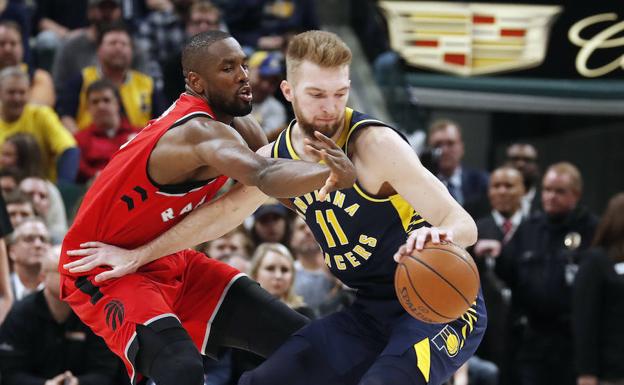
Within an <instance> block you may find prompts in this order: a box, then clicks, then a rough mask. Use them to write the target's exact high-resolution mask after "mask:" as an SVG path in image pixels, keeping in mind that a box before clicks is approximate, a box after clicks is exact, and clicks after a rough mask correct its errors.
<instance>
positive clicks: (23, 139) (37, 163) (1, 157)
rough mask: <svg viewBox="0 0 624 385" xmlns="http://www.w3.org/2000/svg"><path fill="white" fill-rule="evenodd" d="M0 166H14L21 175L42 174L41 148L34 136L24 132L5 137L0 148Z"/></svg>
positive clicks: (43, 171) (43, 172)
mask: <svg viewBox="0 0 624 385" xmlns="http://www.w3.org/2000/svg"><path fill="white" fill-rule="evenodd" d="M0 167H2V168H3V169H5V168H8V167H15V169H17V170H18V173H19V174H20V176H21V177H24V176H30V175H34V176H43V175H44V174H45V170H44V169H43V162H42V160H41V149H40V148H39V144H38V143H37V140H36V139H35V137H34V136H32V135H31V134H29V133H26V132H19V133H17V134H13V135H11V136H9V137H7V138H6V140H5V141H4V143H2V147H1V148H0Z"/></svg>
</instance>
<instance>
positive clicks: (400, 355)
mask: <svg viewBox="0 0 624 385" xmlns="http://www.w3.org/2000/svg"><path fill="white" fill-rule="evenodd" d="M486 324H487V315H486V312H485V305H484V303H483V297H482V295H481V293H479V296H478V298H477V300H476V301H475V303H473V305H472V306H471V307H470V308H469V309H468V311H467V312H466V313H465V314H464V315H463V316H461V317H460V318H458V319H457V320H455V321H453V322H450V323H448V324H427V323H424V322H421V321H418V320H416V319H414V318H412V317H411V316H410V315H409V314H407V313H406V312H405V311H404V310H403V308H401V305H400V304H399V303H398V302H397V301H396V300H373V299H363V298H358V299H357V300H356V301H355V303H354V304H353V305H352V306H350V307H348V308H347V309H345V310H343V311H340V312H337V313H334V314H332V315H330V316H327V317H325V318H322V319H319V320H316V321H312V323H311V324H309V325H308V326H306V327H304V328H303V329H301V330H299V331H298V332H296V333H295V334H294V335H293V336H292V337H290V339H288V340H287V342H286V343H285V344H284V345H282V347H280V348H279V349H278V350H277V351H276V352H275V353H274V354H273V355H271V356H270V357H269V358H268V359H267V360H266V361H265V362H264V363H263V364H262V365H260V366H259V367H257V368H256V369H254V370H252V371H250V372H247V373H245V374H244V375H243V377H241V380H240V381H239V385H274V384H278V383H281V384H288V385H358V384H393V385H423V384H432V385H438V384H441V383H443V382H444V381H446V380H447V379H448V378H450V377H451V376H452V375H453V373H454V372H455V371H456V370H457V369H458V368H459V367H460V366H462V365H463V364H464V363H465V362H466V361H468V359H469V358H470V357H471V356H472V355H473V354H474V352H475V351H476V350H477V347H478V345H479V343H480V342H481V339H482V337H483V333H484V332H485V327H486Z"/></svg>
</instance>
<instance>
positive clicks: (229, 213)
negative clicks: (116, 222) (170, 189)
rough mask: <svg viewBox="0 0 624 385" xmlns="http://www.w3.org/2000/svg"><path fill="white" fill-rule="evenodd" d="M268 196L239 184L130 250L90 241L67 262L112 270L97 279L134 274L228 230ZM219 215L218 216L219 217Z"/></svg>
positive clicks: (74, 267) (71, 266)
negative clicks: (74, 259) (150, 264)
mask: <svg viewBox="0 0 624 385" xmlns="http://www.w3.org/2000/svg"><path fill="white" fill-rule="evenodd" d="M266 199H267V196H266V195H265V194H263V193H262V192H261V191H260V190H259V189H258V188H257V187H253V186H245V185H242V184H238V185H236V186H234V187H233V188H232V189H231V190H230V191H228V192H227V193H226V194H224V195H222V196H221V197H219V198H218V199H216V200H214V201H212V202H209V203H207V204H204V205H202V206H200V207H199V208H197V209H195V210H193V211H192V212H191V213H190V214H189V215H187V216H186V217H185V218H184V219H183V220H182V221H180V222H179V223H178V224H176V225H175V226H173V227H172V228H171V229H169V230H167V231H166V232H165V233H163V234H161V235H160V236H158V237H157V238H156V239H154V240H152V241H151V242H149V243H147V244H145V245H143V246H141V247H138V248H136V249H134V250H126V249H122V248H119V247H116V246H112V245H107V244H105V243H101V242H86V243H83V244H81V245H80V246H81V247H82V249H79V250H69V251H68V252H67V254H68V255H70V256H74V257H75V256H82V257H83V258H81V259H79V260H76V261H73V262H70V263H68V264H65V265H63V268H65V269H67V270H69V271H70V272H71V273H82V272H86V271H90V270H92V269H94V268H96V267H98V266H108V267H110V268H111V270H108V271H105V272H103V273H100V274H98V275H97V276H96V277H95V280H96V282H100V281H104V280H107V279H111V278H118V277H121V276H124V275H126V274H130V273H134V272H135V271H136V270H137V269H138V268H139V267H141V266H143V265H145V264H148V263H150V262H152V261H155V260H156V259H159V258H162V257H164V256H166V255H169V254H172V253H175V252H177V251H179V250H183V249H186V248H189V247H193V246H195V245H198V244H200V243H202V242H206V241H210V240H213V239H216V238H219V237H221V236H222V235H224V234H226V233H228V232H229V231H231V230H232V229H234V228H235V227H236V226H238V225H239V224H241V223H242V222H243V220H245V218H247V217H248V216H249V215H251V214H252V213H253V212H254V211H255V210H256V209H257V208H258V207H259V206H260V205H261V204H262V203H263V202H264V201H266ZM215 218H218V219H215Z"/></svg>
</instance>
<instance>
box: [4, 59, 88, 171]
mask: <svg viewBox="0 0 624 385" xmlns="http://www.w3.org/2000/svg"><path fill="white" fill-rule="evenodd" d="M28 87H29V80H28V75H26V74H25V73H24V72H23V71H22V70H21V69H20V68H19V67H8V68H5V69H3V70H2V71H0V102H1V103H2V106H1V107H0V144H2V143H4V141H5V140H6V138H7V137H9V136H11V135H13V134H16V133H19V132H24V133H28V134H31V135H32V136H34V137H35V139H36V140H37V143H38V144H39V148H40V150H41V154H42V158H43V170H44V173H45V175H46V176H47V177H48V178H49V179H51V180H53V181H54V180H57V178H58V180H59V181H63V182H73V181H74V180H75V178H76V173H77V171H78V160H79V156H80V155H79V152H78V148H77V147H76V141H75V140H74V138H73V137H72V136H71V134H70V133H69V131H67V130H66V129H65V127H63V124H62V123H61V121H60V120H59V118H58V116H57V115H56V113H55V112H54V110H53V109H51V108H50V107H47V106H38V105H34V104H29V103H28V102H27V95H28ZM18 155H19V154H18Z"/></svg>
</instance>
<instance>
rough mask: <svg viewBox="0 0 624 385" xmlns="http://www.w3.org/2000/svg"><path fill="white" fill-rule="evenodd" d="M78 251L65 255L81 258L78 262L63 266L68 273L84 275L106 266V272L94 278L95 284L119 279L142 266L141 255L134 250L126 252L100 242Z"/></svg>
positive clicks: (82, 245) (82, 247)
mask: <svg viewBox="0 0 624 385" xmlns="http://www.w3.org/2000/svg"><path fill="white" fill-rule="evenodd" d="M80 247H81V249H79V250H69V251H68V252H67V255H71V256H74V257H75V256H83V257H84V258H81V259H79V260H76V261H73V262H70V263H67V264H65V265H63V268H65V269H67V270H69V272H70V273H84V272H86V271H90V270H92V269H95V268H96V267H98V266H107V267H110V268H111V270H107V271H105V272H102V273H100V274H98V275H96V276H95V281H96V282H102V281H105V280H107V279H111V278H119V277H123V276H124V275H127V274H131V273H134V272H135V271H137V269H138V268H139V267H141V266H142V265H143V263H142V260H143V258H142V255H141V253H139V252H138V251H136V250H126V249H122V248H120V247H116V246H112V245H108V244H106V243H102V242H86V243H83V244H81V245H80Z"/></svg>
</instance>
